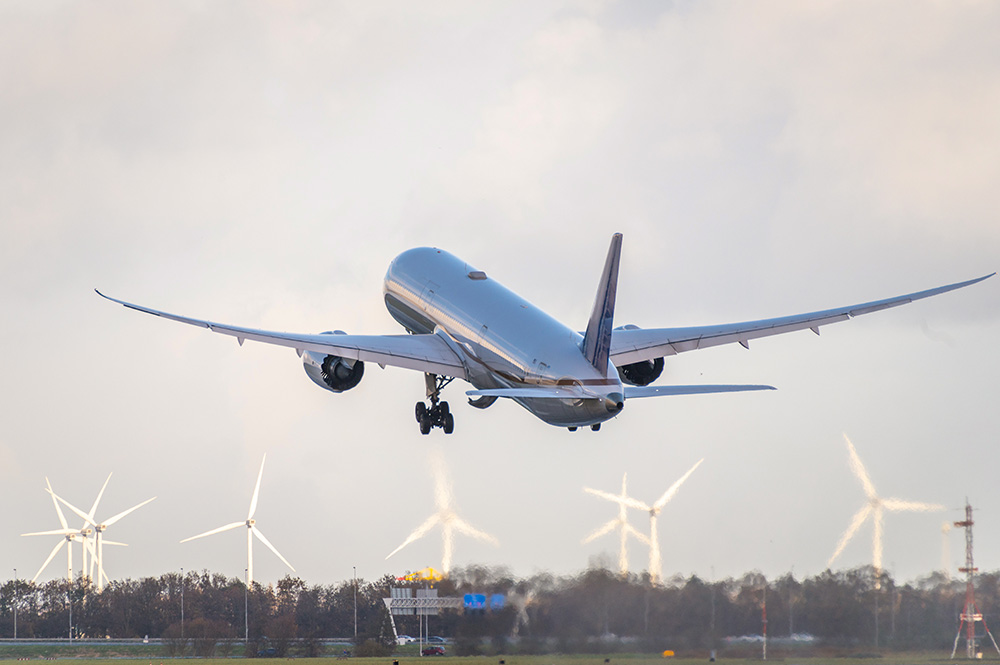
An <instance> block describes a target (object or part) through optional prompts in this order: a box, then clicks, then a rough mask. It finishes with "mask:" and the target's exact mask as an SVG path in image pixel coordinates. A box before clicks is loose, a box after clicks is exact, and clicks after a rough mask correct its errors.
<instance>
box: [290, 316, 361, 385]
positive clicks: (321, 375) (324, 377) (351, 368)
mask: <svg viewBox="0 0 1000 665" xmlns="http://www.w3.org/2000/svg"><path fill="white" fill-rule="evenodd" d="M320 334H321V335H343V334H345V333H343V332H341V331H339V330H337V331H335V332H324V333H320ZM302 366H303V367H304V368H305V370H306V374H308V375H309V378H310V379H312V382H313V383H315V384H316V385H317V386H319V387H320V388H324V389H326V390H329V391H330V392H335V393H342V392H344V391H345V390H350V389H351V388H354V387H355V386H357V385H358V384H359V383H361V378H362V377H363V376H364V375H365V364H364V363H363V362H361V361H360V360H351V359H349V358H341V357H340V356H329V355H323V354H322V353H316V352H315V351H305V352H303V353H302Z"/></svg>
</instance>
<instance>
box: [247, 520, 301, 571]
mask: <svg viewBox="0 0 1000 665" xmlns="http://www.w3.org/2000/svg"><path fill="white" fill-rule="evenodd" d="M250 530H251V531H253V535H255V536H257V540H259V541H260V542H262V543H264V544H265V545H267V549H269V550H271V551H272V552H274V555H275V556H276V557H278V558H279V559H281V560H282V562H284V564H285V565H286V566H288V567H289V568H291V569H292V572H293V573H294V572H295V568H293V567H292V564H290V563H288V560H287V559H285V557H283V556H281V552H279V551H278V550H276V549H275V547H274V545H272V544H271V541H270V540H268V539H267V538H265V537H264V534H262V533H261V532H260V529H258V528H257V527H255V526H252V527H250Z"/></svg>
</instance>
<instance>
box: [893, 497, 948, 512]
mask: <svg viewBox="0 0 1000 665" xmlns="http://www.w3.org/2000/svg"><path fill="white" fill-rule="evenodd" d="M882 505H883V506H885V509H886V510H890V511H893V512H898V511H903V510H908V511H915V512H921V513H930V512H937V511H940V510H944V506H942V505H939V504H936V503H921V502H919V501H904V500H903V499H884V500H883V501H882Z"/></svg>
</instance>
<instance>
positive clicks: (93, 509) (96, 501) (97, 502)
mask: <svg viewBox="0 0 1000 665" xmlns="http://www.w3.org/2000/svg"><path fill="white" fill-rule="evenodd" d="M109 482H111V474H110V473H109V474H108V479H107V480H105V481H104V486H103V487H101V491H100V492H98V493H97V498H96V499H94V505H92V506H91V507H90V512H89V513H88V514H89V515H90V519H94V513H96V512H97V504H99V503H100V502H101V497H102V496H104V490H105V488H106V487H107V486H108V483H109Z"/></svg>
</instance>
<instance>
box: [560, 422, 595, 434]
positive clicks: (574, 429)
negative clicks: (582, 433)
mask: <svg viewBox="0 0 1000 665" xmlns="http://www.w3.org/2000/svg"><path fill="white" fill-rule="evenodd" d="M566 429H568V430H569V431H570V432H575V431H576V427H567V428H566ZM590 429H591V430H593V431H595V432H600V431H601V423H594V424H593V425H591V426H590Z"/></svg>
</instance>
